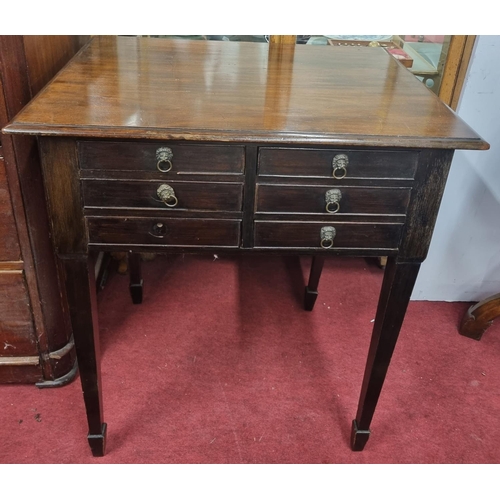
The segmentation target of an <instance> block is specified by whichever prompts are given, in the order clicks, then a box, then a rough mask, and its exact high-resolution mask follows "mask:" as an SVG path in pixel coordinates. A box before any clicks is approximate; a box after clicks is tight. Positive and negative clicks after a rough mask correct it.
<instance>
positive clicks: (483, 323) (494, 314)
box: [459, 293, 500, 340]
mask: <svg viewBox="0 0 500 500" xmlns="http://www.w3.org/2000/svg"><path fill="white" fill-rule="evenodd" d="M498 317H500V293H497V294H496V295H492V296H491V297H488V298H486V299H484V300H481V301H480V302H478V303H477V304H474V305H472V306H470V307H469V309H468V310H467V312H466V313H465V314H464V317H463V318H462V323H461V324H460V329H459V332H460V335H463V336H464V337H469V338H471V339H474V340H481V337H482V336H483V333H484V332H485V331H486V330H487V329H488V328H489V327H490V326H491V325H492V324H493V321H494V320H495V319H496V318H498Z"/></svg>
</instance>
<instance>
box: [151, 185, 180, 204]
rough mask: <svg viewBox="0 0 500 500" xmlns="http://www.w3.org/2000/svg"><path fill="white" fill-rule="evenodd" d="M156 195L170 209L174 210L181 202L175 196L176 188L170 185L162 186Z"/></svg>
mask: <svg viewBox="0 0 500 500" xmlns="http://www.w3.org/2000/svg"><path fill="white" fill-rule="evenodd" d="M156 194H157V195H158V198H160V200H161V201H163V203H165V205H167V207H169V208H173V207H175V206H176V205H177V203H178V202H179V200H178V199H177V196H175V192H174V188H173V187H172V186H169V185H168V184H162V185H161V186H160V187H159V188H158V189H157V190H156Z"/></svg>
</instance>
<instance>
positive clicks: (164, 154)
mask: <svg viewBox="0 0 500 500" xmlns="http://www.w3.org/2000/svg"><path fill="white" fill-rule="evenodd" d="M173 157H174V153H172V150H171V149H170V148H158V149H157V150H156V168H157V169H158V170H159V171H160V172H170V170H172V167H173V165H172V158H173ZM162 163H167V164H168V167H167V168H161V164H162Z"/></svg>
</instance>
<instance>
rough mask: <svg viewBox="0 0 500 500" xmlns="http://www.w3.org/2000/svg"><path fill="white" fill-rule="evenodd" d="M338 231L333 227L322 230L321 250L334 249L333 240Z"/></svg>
mask: <svg viewBox="0 0 500 500" xmlns="http://www.w3.org/2000/svg"><path fill="white" fill-rule="evenodd" d="M336 234H337V231H336V230H335V228H334V227H332V226H324V227H322V228H321V232H320V237H321V243H320V244H321V248H325V249H328V248H332V247H333V239H334V238H335V235H336Z"/></svg>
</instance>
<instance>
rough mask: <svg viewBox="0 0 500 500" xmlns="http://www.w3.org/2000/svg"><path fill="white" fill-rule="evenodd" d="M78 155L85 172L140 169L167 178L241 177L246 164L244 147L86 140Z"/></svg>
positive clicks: (81, 144)
mask: <svg viewBox="0 0 500 500" xmlns="http://www.w3.org/2000/svg"><path fill="white" fill-rule="evenodd" d="M162 148H163V149H164V151H163V153H164V156H162V151H161V149H162ZM165 149H167V150H168V151H165ZM78 152H79V156H80V166H81V168H82V169H94V170H127V171H133V170H136V171H137V170H138V171H148V172H159V173H160V172H161V174H162V175H165V176H167V175H169V174H170V175H174V174H241V173H243V167H244V164H245V148H244V147H243V146H210V145H208V146H205V145H191V144H187V145H170V144H168V143H167V144H161V143H151V142H104V141H99V142H97V141H82V142H79V143H78ZM160 158H164V159H163V160H161V159H160ZM166 158H168V159H166ZM169 169H170V170H169ZM166 170H169V171H168V172H165V171H166Z"/></svg>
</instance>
